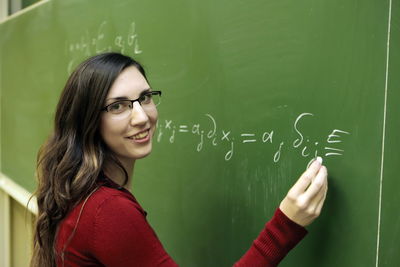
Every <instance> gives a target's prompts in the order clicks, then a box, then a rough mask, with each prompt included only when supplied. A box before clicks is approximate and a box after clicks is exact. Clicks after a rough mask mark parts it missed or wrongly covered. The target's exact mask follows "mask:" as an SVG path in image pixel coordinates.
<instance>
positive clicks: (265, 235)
mask: <svg viewBox="0 0 400 267" xmlns="http://www.w3.org/2000/svg"><path fill="white" fill-rule="evenodd" d="M160 96H161V92H159V91H152V90H151V88H150V85H149V83H148V81H147V79H146V75H145V72H144V70H143V68H142V67H141V66H140V65H139V63H138V62H136V61H134V60H132V59H131V58H129V57H127V56H124V55H121V54H118V53H105V54H100V55H97V56H94V57H92V58H89V59H88V60H86V61H85V62H83V63H82V64H81V65H80V66H78V67H77V69H76V70H75V71H74V72H73V73H72V74H71V76H70V77H69V79H68V81H67V83H66V85H65V88H64V90H63V92H62V95H61V98H60V101H59V103H58V106H57V111H56V115H55V125H54V133H53V134H52V135H51V136H50V137H49V139H48V140H47V142H46V143H45V144H44V145H43V146H42V148H41V149H40V151H39V153H38V164H37V177H38V181H39V186H38V189H37V191H36V195H37V201H38V207H39V216H38V219H37V224H36V231H35V238H34V255H33V258H32V261H31V265H32V266H40V267H43V266H44V267H46V266H144V267H145V266H165V267H168V266H177V265H176V263H174V261H173V260H172V259H171V258H170V257H169V255H168V254H167V253H166V252H165V250H164V249H163V247H162V245H161V243H160V241H159V240H158V238H157V237H156V235H155V233H154V231H153V230H152V228H151V227H150V225H149V224H148V223H147V221H146V212H145V211H144V210H143V209H142V207H141V206H140V204H139V203H138V202H137V201H136V199H135V197H134V196H133V195H132V194H131V192H130V188H131V180H132V179H131V178H132V177H131V174H132V173H133V168H134V164H135V161H136V160H137V159H140V158H143V157H145V156H147V155H148V154H149V153H150V152H151V149H152V137H153V134H154V132H155V128H156V122H157V117H158V113H157V109H156V105H157V102H158V100H159V97H160ZM321 163H322V161H321V160H316V161H314V162H313V163H312V164H311V166H310V167H309V168H308V169H307V170H306V172H305V173H304V174H303V175H302V176H301V177H300V179H299V180H298V181H297V183H296V184H295V185H294V186H293V187H292V189H291V190H290V191H289V193H288V194H287V196H286V197H285V198H284V199H283V201H282V202H281V204H280V207H279V208H278V209H277V211H276V212H275V215H274V217H273V218H272V219H271V221H269V222H268V223H267V224H266V226H265V228H264V229H263V231H262V232H261V233H260V235H259V236H258V238H257V239H256V240H255V241H254V243H253V245H252V246H251V247H250V249H249V250H248V251H247V252H246V253H245V255H243V257H242V258H241V259H240V260H239V261H238V262H237V263H236V264H235V266H276V265H277V264H278V263H279V261H280V260H281V259H282V258H283V257H284V256H285V255H286V253H287V252H289V250H290V249H292V248H293V247H294V246H295V245H296V244H297V243H298V242H299V241H300V240H301V239H302V238H303V237H304V235H305V234H306V232H307V231H306V230H305V228H304V227H305V226H307V225H308V224H310V223H311V222H312V221H313V220H314V219H315V218H316V217H318V215H319V213H320V211H321V208H322V206H323V203H324V200H325V196H326V192H327V170H326V168H325V167H324V166H322V165H321Z"/></svg>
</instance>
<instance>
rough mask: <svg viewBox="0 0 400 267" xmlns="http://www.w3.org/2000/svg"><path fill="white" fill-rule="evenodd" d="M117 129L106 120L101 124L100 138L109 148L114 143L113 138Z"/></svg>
mask: <svg viewBox="0 0 400 267" xmlns="http://www.w3.org/2000/svg"><path fill="white" fill-rule="evenodd" d="M115 130H116V127H113V126H112V125H111V123H110V122H109V121H107V120H105V119H103V120H102V121H101V123H100V136H101V138H102V139H103V141H104V143H106V144H107V145H108V146H110V144H111V143H112V141H113V136H114V135H115Z"/></svg>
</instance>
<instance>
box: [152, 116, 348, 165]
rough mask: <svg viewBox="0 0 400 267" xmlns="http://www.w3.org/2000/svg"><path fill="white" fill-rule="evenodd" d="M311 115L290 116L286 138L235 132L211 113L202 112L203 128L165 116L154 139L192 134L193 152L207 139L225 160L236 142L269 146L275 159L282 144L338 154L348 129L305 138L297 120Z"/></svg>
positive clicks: (310, 153) (309, 154)
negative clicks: (291, 133)
mask: <svg viewBox="0 0 400 267" xmlns="http://www.w3.org/2000/svg"><path fill="white" fill-rule="evenodd" d="M313 116H314V114H313V113H301V114H300V115H299V116H297V118H296V119H294V122H293V130H294V132H295V138H294V140H290V141H284V140H279V136H278V134H277V133H275V131H274V130H270V129H269V130H268V131H264V132H262V133H254V132H250V131H245V132H242V133H240V134H235V133H233V132H232V131H231V130H228V129H219V128H218V126H217V121H216V119H215V118H214V116H212V115H211V114H205V117H206V118H207V120H209V122H208V124H210V123H211V125H212V126H211V128H208V129H207V130H205V129H203V128H202V127H201V125H200V123H193V124H190V125H186V124H179V123H176V122H174V121H173V120H167V119H165V120H163V121H159V122H158V123H157V133H156V135H155V138H156V140H157V142H158V143H160V142H163V141H164V140H166V141H167V142H169V143H171V144H173V143H175V142H176V141H177V139H178V138H179V135H192V136H193V137H195V138H196V141H195V142H194V146H193V147H194V149H195V150H196V151H197V152H201V151H202V150H203V149H204V144H205V142H209V143H210V145H211V146H212V147H216V146H221V145H223V146H225V147H226V152H225V155H224V159H225V161H229V160H231V159H232V157H233V156H234V155H235V148H236V147H237V146H238V145H242V146H246V145H249V144H251V143H257V142H258V143H261V144H263V145H269V146H272V149H273V150H274V152H273V153H272V155H271V157H272V160H273V162H275V163H277V162H279V160H280V159H281V158H282V154H283V153H284V152H283V151H284V148H285V147H288V148H291V149H294V150H296V151H298V154H299V155H301V156H302V157H304V158H311V159H314V158H316V157H317V156H324V157H334V156H336V157H338V156H342V155H343V154H344V152H345V151H344V149H343V145H342V144H341V143H342V142H343V141H344V140H345V139H346V137H347V136H348V135H350V132H348V131H345V130H342V129H332V130H330V131H329V132H328V133H327V135H326V136H325V137H324V139H323V141H322V142H321V141H312V142H311V141H310V139H309V138H306V136H307V135H306V134H305V133H304V130H302V127H301V124H302V121H303V120H305V119H306V118H308V117H313ZM260 149H261V147H260Z"/></svg>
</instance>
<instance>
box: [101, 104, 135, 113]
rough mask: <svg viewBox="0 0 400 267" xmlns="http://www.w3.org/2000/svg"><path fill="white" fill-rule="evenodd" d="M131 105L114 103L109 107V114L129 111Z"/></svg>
mask: <svg viewBox="0 0 400 267" xmlns="http://www.w3.org/2000/svg"><path fill="white" fill-rule="evenodd" d="M130 105H131V102H130V101H118V102H115V103H112V104H111V105H109V106H108V108H107V110H108V112H111V113H114V114H118V113H121V112H124V111H125V110H127V109H129V108H130Z"/></svg>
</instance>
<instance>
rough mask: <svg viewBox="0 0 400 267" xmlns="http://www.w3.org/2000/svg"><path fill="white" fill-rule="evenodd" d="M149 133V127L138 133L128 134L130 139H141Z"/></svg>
mask: <svg viewBox="0 0 400 267" xmlns="http://www.w3.org/2000/svg"><path fill="white" fill-rule="evenodd" d="M148 135H149V129H147V130H145V131H142V132H140V133H137V134H135V135H132V136H129V137H128V138H129V139H132V140H141V139H145V138H146V137H147V136H148Z"/></svg>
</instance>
